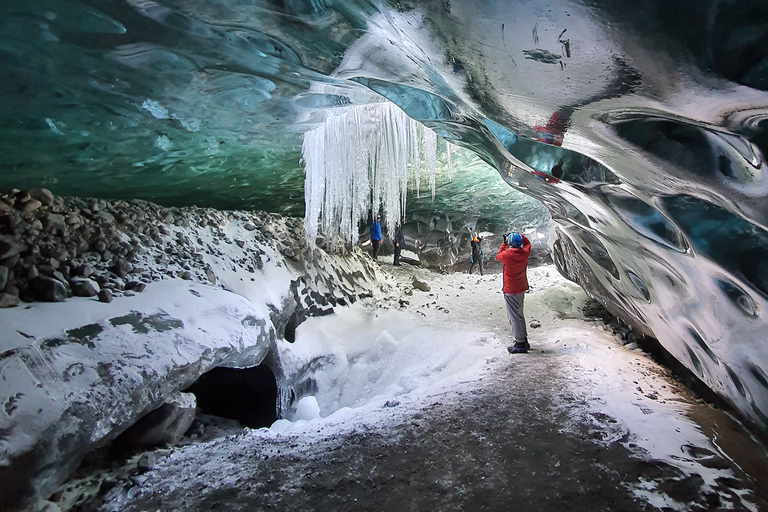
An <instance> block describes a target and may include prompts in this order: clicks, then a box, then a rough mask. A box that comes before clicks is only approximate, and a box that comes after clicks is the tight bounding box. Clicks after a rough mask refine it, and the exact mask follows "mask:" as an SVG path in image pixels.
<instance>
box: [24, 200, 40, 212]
mask: <svg viewBox="0 0 768 512" xmlns="http://www.w3.org/2000/svg"><path fill="white" fill-rule="evenodd" d="M42 205H43V203H41V202H40V201H38V200H37V199H30V200H29V201H27V202H26V203H24V204H23V205H22V207H21V213H32V212H33V211H35V210H37V209H38V208H40V207H41V206H42Z"/></svg>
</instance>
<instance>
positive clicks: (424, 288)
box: [413, 277, 431, 292]
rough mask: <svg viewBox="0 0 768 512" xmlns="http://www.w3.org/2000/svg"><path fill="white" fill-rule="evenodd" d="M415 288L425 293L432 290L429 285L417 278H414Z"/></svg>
mask: <svg viewBox="0 0 768 512" xmlns="http://www.w3.org/2000/svg"><path fill="white" fill-rule="evenodd" d="M413 287H414V288H416V289H417V290H421V291H423V292H428V291H429V290H430V289H431V288H430V287H429V285H428V284H427V283H425V282H424V281H421V280H419V279H418V278H416V277H414V278H413Z"/></svg>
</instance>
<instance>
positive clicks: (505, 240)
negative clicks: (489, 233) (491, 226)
mask: <svg viewBox="0 0 768 512" xmlns="http://www.w3.org/2000/svg"><path fill="white" fill-rule="evenodd" d="M501 236H502V237H503V238H502V240H503V241H504V243H505V244H507V245H511V244H510V243H509V242H510V240H509V237H510V236H512V233H511V232H510V233H504V234H503V235H501Z"/></svg>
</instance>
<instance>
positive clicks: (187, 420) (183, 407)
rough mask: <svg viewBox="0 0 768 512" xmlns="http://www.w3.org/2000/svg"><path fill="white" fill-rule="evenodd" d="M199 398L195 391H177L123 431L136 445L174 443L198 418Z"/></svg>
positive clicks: (134, 445) (152, 446) (167, 444)
mask: <svg viewBox="0 0 768 512" xmlns="http://www.w3.org/2000/svg"><path fill="white" fill-rule="evenodd" d="M196 406H197V399H196V398H195V395H193V394H192V393H174V394H173V395H170V396H169V397H168V398H167V399H166V401H165V403H164V404H163V405H161V406H160V407H159V408H157V409H155V410H154V411H152V412H150V413H149V414H147V415H146V416H144V417H143V418H141V419H140V420H139V421H137V422H136V424H135V425H133V426H132V427H131V428H130V429H128V430H127V431H126V432H125V433H124V434H123V436H122V437H123V441H124V442H125V443H127V444H128V445H129V446H131V447H133V448H155V447H164V446H174V445H176V444H177V443H178V442H179V441H180V440H181V437H182V436H183V435H184V432H186V431H187V429H189V427H190V425H192V422H193V421H194V419H195V407H196Z"/></svg>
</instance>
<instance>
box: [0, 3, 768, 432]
mask: <svg viewBox="0 0 768 512" xmlns="http://www.w3.org/2000/svg"><path fill="white" fill-rule="evenodd" d="M767 57H768V4H766V3H765V2H764V1H762V0H754V1H750V0H743V1H731V0H709V1H707V0H681V1H677V2H669V1H662V0H646V1H643V2H637V1H635V0H612V1H607V0H606V1H596V0H594V1H577V0H573V1H560V2H554V1H553V2H543V1H540V0H536V1H533V0H505V1H502V0H488V1H483V2H471V1H457V0H441V1H412V2H409V1H401V2H368V1H363V0H359V1H342V0H312V1H299V0H264V1H243V0H158V1H151V0H80V1H73V0H72V1H70V0H7V1H4V2H2V4H0V63H1V64H2V65H0V91H1V92H0V154H1V155H2V159H1V161H0V186H2V187H34V186H41V185H43V186H46V187H48V188H50V189H51V190H52V191H53V192H54V193H57V194H71V195H80V196H100V197H112V198H114V197H123V198H128V197H141V198H146V199H151V200H155V201H157V202H161V203H165V204H198V205H205V206H215V207H229V208H253V207H256V208H261V209H266V210H271V211H278V212H284V213H294V214H300V213H301V211H302V208H303V192H302V180H303V176H302V169H301V166H300V165H299V159H300V156H301V154H300V147H301V135H302V133H303V132H305V131H307V130H309V129H312V128H314V127H316V126H318V125H319V124H320V123H322V122H323V120H324V118H325V116H326V115H328V114H329V113H330V112H333V111H334V110H335V109H338V108H344V107H348V106H350V105H357V104H365V103H369V102H372V101H380V99H381V96H383V97H385V98H387V99H389V100H391V101H393V102H395V103H396V104H397V105H398V106H400V107H401V108H402V109H404V110H405V111H406V112H407V113H408V114H409V115H410V116H411V117H412V118H414V119H416V120H418V121H421V122H422V123H424V124H425V125H426V126H428V127H430V128H432V129H434V130H435V131H436V132H437V133H438V134H439V135H441V136H442V137H443V138H444V139H446V140H449V141H451V143H453V144H454V145H456V146H461V147H464V148H468V149H471V150H472V151H474V152H475V153H477V154H478V155H479V156H480V157H481V158H482V159H483V160H484V161H485V162H487V163H488V164H490V165H491V166H492V167H494V168H496V170H498V173H499V174H500V175H501V176H502V178H503V179H504V180H505V181H506V182H507V183H508V184H509V185H511V186H513V187H514V188H516V189H518V190H522V191H524V192H526V193H527V194H529V195H531V196H533V197H535V198H536V199H538V200H540V201H541V202H542V203H544V204H545V205H546V206H547V208H548V209H549V211H550V213H551V214H552V217H553V219H554V220H555V222H556V223H557V225H558V240H557V243H556V244H555V256H556V258H555V259H556V262H557V263H558V265H559V267H560V268H561V269H562V271H563V272H565V273H566V274H568V275H570V276H571V277H573V278H574V279H576V280H578V281H579V282H580V283H581V284H582V285H583V286H584V287H585V288H586V289H587V290H588V291H589V292H590V293H592V294H594V295H596V296H598V297H600V298H601V300H603V301H604V302H606V303H607V304H609V305H610V307H611V308H612V309H613V311H614V312H616V313H618V314H620V315H621V316H622V317H623V318H625V319H626V320H627V321H629V322H631V323H633V324H634V325H635V326H636V327H638V328H640V329H642V330H644V331H645V332H647V333H650V334H653V335H654V336H656V337H657V338H658V339H659V340H660V342H661V343H662V344H663V345H664V346H665V347H666V348H667V349H668V350H669V351H670V352H672V354H673V355H675V356H676V357H677V358H678V359H680V360H681V361H682V362H683V363H684V364H686V365H687V366H688V367H689V368H690V369H691V370H692V371H694V372H695V373H696V374H697V375H698V376H699V377H700V378H701V379H702V380H703V381H705V382H706V383H707V384H708V385H709V386H710V387H712V389H714V390H715V391H717V392H718V393H720V394H721V395H722V396H725V397H726V398H727V399H728V400H730V401H731V403H733V404H734V405H735V406H736V407H737V408H738V409H739V410H741V411H742V412H743V413H744V414H745V415H746V416H748V417H750V418H751V419H752V420H754V421H755V422H756V423H758V424H762V425H763V426H764V427H765V426H766V425H767V423H766V418H767V417H768V416H766V415H768V348H766V347H767V346H768V343H767V342H768V334H766V329H765V321H764V314H765V311H766V306H768V233H766V226H767V225H768V219H767V214H766V212H768V208H766V206H768V203H767V202H766V199H765V197H766V193H767V192H768V178H767V177H766V175H765V166H764V163H763V161H762V155H763V154H764V153H765V151H766V144H768V134H767V132H766V126H767V124H766V122H765V120H766V114H767V113H768V109H767V108H768V94H766V88H768V58H767ZM379 95H381V96H379ZM463 178H464V177H462V176H461V175H458V176H456V178H455V179H456V180H457V181H456V183H457V184H458V185H454V188H460V187H461V185H462V183H463V182H462V179H463ZM473 183H476V182H473ZM468 186H469V185H468ZM478 188H479V190H477V191H476V195H477V196H481V195H482V188H481V187H478ZM494 197H503V194H496V195H494V194H491V195H490V196H489V197H487V198H486V199H485V201H487V202H491V203H493V202H494ZM455 204H456V203H455V202H454V205H455ZM499 204H500V203H499ZM413 206H414V208H415V211H416V212H418V210H419V204H417V202H415V203H414V204H413ZM424 208H425V211H426V210H429V209H434V206H433V205H431V203H429V204H426V203H425V206H424ZM411 211H414V210H411Z"/></svg>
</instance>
